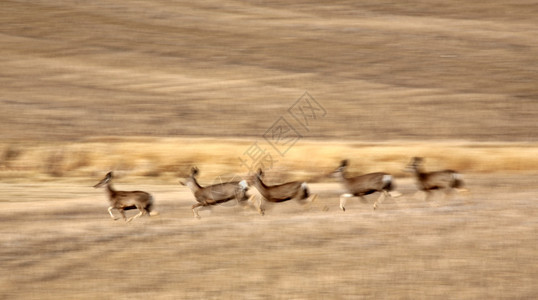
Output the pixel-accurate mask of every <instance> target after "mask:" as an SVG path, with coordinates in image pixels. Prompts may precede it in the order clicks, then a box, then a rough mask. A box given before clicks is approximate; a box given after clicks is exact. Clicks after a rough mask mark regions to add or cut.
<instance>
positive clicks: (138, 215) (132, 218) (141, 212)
mask: <svg viewBox="0 0 538 300" xmlns="http://www.w3.org/2000/svg"><path fill="white" fill-rule="evenodd" d="M143 214H144V211H143V210H141V211H140V212H139V213H138V214H137V215H136V216H134V217H130V218H129V219H128V220H127V221H126V222H127V223H129V222H131V221H132V220H134V219H136V218H138V217H140V216H141V215H143Z"/></svg>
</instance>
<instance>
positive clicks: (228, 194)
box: [179, 167, 263, 218]
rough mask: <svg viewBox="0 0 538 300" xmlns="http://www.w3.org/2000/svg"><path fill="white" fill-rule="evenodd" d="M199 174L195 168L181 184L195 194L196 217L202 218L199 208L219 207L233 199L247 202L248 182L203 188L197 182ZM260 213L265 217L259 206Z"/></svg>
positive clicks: (194, 213)
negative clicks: (218, 205)
mask: <svg viewBox="0 0 538 300" xmlns="http://www.w3.org/2000/svg"><path fill="white" fill-rule="evenodd" d="M198 173H199V171H198V168H196V167H193V168H192V169H191V174H190V175H189V177H187V179H186V180H185V181H184V182H183V181H180V182H179V183H181V184H182V185H184V186H187V187H188V188H189V189H190V190H191V191H192V193H193V194H194V198H195V199H196V201H198V203H196V204H194V205H193V206H192V213H193V215H194V217H196V218H200V215H199V214H198V210H197V209H196V208H198V207H203V206H211V205H217V204H220V203H224V202H228V201H230V200H233V199H236V200H237V202H238V203H241V202H243V201H245V200H247V194H246V192H247V190H248V184H247V181H246V180H241V181H231V182H224V183H218V184H213V185H210V186H206V187H202V186H201V185H200V184H199V183H198V181H197V180H196V176H197V175H198ZM258 212H259V213H260V214H261V215H263V210H262V209H261V207H260V206H258Z"/></svg>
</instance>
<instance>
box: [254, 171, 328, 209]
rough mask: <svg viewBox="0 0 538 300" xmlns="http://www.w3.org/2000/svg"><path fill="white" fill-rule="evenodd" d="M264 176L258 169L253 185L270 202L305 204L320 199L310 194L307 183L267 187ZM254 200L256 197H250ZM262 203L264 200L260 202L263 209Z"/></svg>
mask: <svg viewBox="0 0 538 300" xmlns="http://www.w3.org/2000/svg"><path fill="white" fill-rule="evenodd" d="M263 176H264V173H263V171H262V170H261V169H258V172H257V173H256V174H255V175H254V179H253V183H254V186H255V187H256V189H258V191H259V192H260V194H261V196H262V197H263V198H265V199H266V200H267V201H269V202H273V203H278V202H284V201H288V200H291V199H295V200H297V201H298V202H299V203H301V204H305V203H307V202H310V203H312V202H314V201H315V200H316V198H317V197H318V196H317V195H316V194H312V195H311V194H310V191H309V189H308V185H307V183H306V182H301V181H292V182H287V183H282V184H278V185H266V184H265V183H264V182H263V179H262V178H263ZM253 198H254V195H253V196H251V197H250V199H253ZM303 200H304V201H303ZM261 203H262V199H260V201H259V207H261Z"/></svg>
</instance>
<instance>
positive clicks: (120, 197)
mask: <svg viewBox="0 0 538 300" xmlns="http://www.w3.org/2000/svg"><path fill="white" fill-rule="evenodd" d="M111 180H112V172H108V173H107V174H106V176H105V178H103V179H102V180H101V181H100V182H99V183H97V184H96V185H94V186H93V187H94V188H99V187H102V186H104V185H106V187H107V191H108V201H109V202H110V207H109V208H108V213H109V214H110V217H111V218H112V219H113V220H117V218H116V217H114V214H112V210H113V209H116V210H118V211H119V212H120V214H121V216H122V217H123V220H125V222H131V221H132V220H134V219H136V218H138V217H140V216H142V215H150V216H155V215H158V214H159V213H158V212H156V211H153V197H152V196H151V195H150V194H148V193H146V192H142V191H130V192H126V191H116V190H115V189H114V188H113V187H112V183H111ZM135 208H136V209H138V210H139V211H140V212H139V213H138V214H137V215H136V216H134V217H130V218H129V219H127V217H126V216H125V212H124V211H125V210H129V209H135Z"/></svg>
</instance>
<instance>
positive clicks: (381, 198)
mask: <svg viewBox="0 0 538 300" xmlns="http://www.w3.org/2000/svg"><path fill="white" fill-rule="evenodd" d="M387 194H388V193H387V191H385V190H383V192H382V193H381V195H379V197H378V198H377V199H376V200H375V202H374V210H375V209H376V208H377V203H379V204H381V202H383V201H384V200H385V198H386V197H387ZM389 197H390V195H389Z"/></svg>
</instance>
